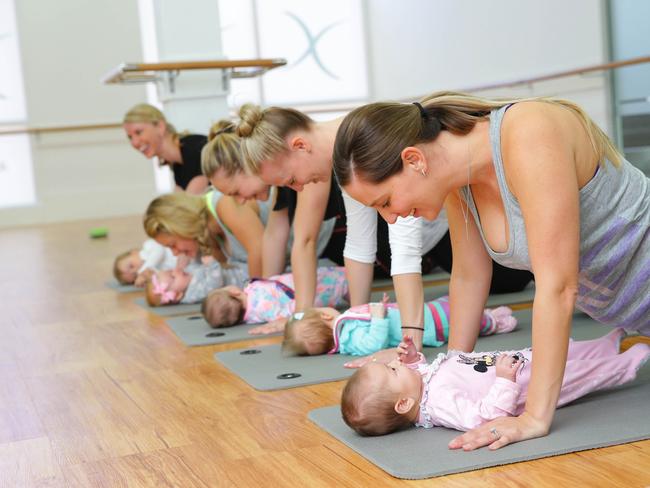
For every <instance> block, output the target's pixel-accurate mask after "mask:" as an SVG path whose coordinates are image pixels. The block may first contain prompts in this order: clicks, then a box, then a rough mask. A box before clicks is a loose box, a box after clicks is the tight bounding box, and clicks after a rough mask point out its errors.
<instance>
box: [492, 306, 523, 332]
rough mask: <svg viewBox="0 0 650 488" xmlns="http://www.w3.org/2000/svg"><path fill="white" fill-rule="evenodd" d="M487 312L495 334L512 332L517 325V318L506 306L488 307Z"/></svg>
mask: <svg viewBox="0 0 650 488" xmlns="http://www.w3.org/2000/svg"><path fill="white" fill-rule="evenodd" d="M488 313H489V314H490V316H491V317H492V319H493V320H494V323H495V330H494V333H495V334H505V333H506V332H512V331H513V330H514V329H515V327H517V319H516V318H514V317H513V316H512V310H511V309H510V308H508V307H497V308H494V309H488Z"/></svg>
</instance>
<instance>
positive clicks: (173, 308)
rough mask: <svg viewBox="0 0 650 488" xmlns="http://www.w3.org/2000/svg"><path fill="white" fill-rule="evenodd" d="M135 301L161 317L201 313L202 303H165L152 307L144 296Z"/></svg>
mask: <svg viewBox="0 0 650 488" xmlns="http://www.w3.org/2000/svg"><path fill="white" fill-rule="evenodd" d="M133 303H135V304H136V305H138V306H140V307H142V308H144V309H145V310H147V311H148V312H151V313H155V314H158V315H160V316H161V317H173V316H174V315H187V314H199V313H201V304H200V303H181V304H178V305H163V306H162V307H150V306H149V304H147V300H146V299H145V298H144V297H138V298H136V299H135V300H133Z"/></svg>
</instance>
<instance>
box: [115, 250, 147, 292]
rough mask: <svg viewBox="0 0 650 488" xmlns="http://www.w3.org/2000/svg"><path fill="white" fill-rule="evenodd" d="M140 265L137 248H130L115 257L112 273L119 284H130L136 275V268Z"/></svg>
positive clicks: (133, 281) (140, 260)
mask: <svg viewBox="0 0 650 488" xmlns="http://www.w3.org/2000/svg"><path fill="white" fill-rule="evenodd" d="M140 266H142V258H141V257H140V250H139V249H130V250H129V251H126V252H123V253H122V254H120V255H119V256H117V257H116V258H115V262H114V263H113V275H114V276H115V279H116V280H117V281H118V283H120V284H121V285H132V284H133V283H135V279H136V278H137V277H138V270H139V269H140Z"/></svg>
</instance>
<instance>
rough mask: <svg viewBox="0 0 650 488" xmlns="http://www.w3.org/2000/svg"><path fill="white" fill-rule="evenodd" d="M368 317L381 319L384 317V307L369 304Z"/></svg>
mask: <svg viewBox="0 0 650 488" xmlns="http://www.w3.org/2000/svg"><path fill="white" fill-rule="evenodd" d="M369 306H370V316H371V317H373V318H376V319H383V318H384V317H386V307H385V305H384V304H383V302H382V303H370V304H369Z"/></svg>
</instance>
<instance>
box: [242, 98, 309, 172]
mask: <svg viewBox="0 0 650 488" xmlns="http://www.w3.org/2000/svg"><path fill="white" fill-rule="evenodd" d="M239 118H240V122H239V124H238V125H237V128H236V133H237V135H238V136H239V137H240V138H241V150H242V156H243V161H244V166H245V168H246V170H247V171H249V172H250V173H253V174H258V173H259V170H260V163H261V162H262V161H263V160H265V159H271V158H273V157H275V156H276V155H277V154H279V153H281V152H283V151H285V150H287V149H288V148H287V144H286V142H285V137H286V136H287V134H289V133H290V132H292V131H295V130H298V129H305V130H309V129H310V127H311V125H312V124H313V120H312V119H311V118H309V117H308V116H307V115H305V114H304V113H302V112H300V111H298V110H294V109H292V108H280V107H268V108H266V109H263V110H262V108H260V107H259V106H257V105H253V104H245V105H242V107H241V108H240V109H239Z"/></svg>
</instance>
